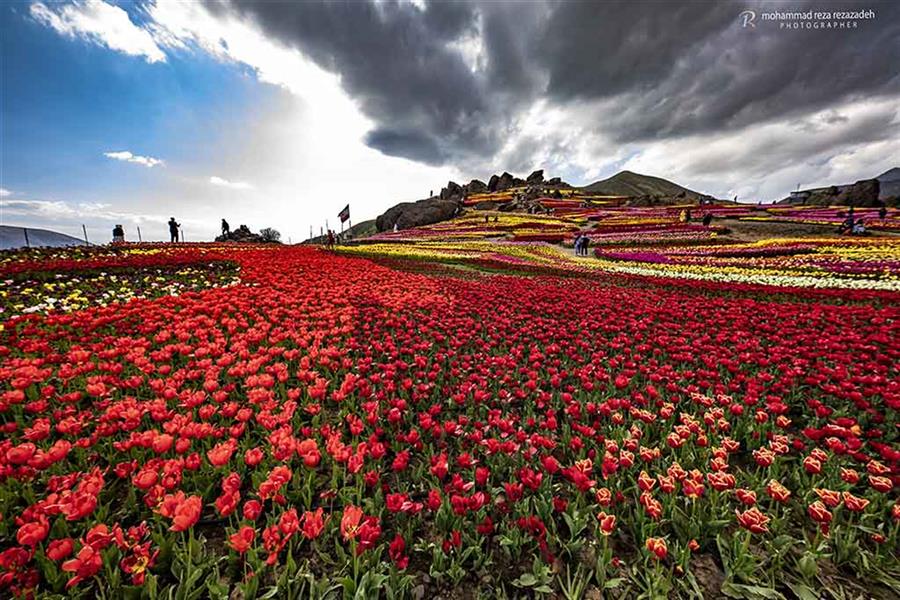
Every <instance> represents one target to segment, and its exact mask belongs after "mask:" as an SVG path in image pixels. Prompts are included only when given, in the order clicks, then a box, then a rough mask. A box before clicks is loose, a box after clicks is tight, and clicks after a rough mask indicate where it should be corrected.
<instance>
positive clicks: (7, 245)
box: [0, 225, 84, 250]
mask: <svg viewBox="0 0 900 600" xmlns="http://www.w3.org/2000/svg"><path fill="white" fill-rule="evenodd" d="M24 230H25V228H24V227H12V226H9V225H0V250H10V249H13V248H23V247H25V232H24ZM28 244H29V245H30V246H31V247H32V248H37V247H39V246H46V247H51V248H60V247H62V246H83V245H84V240H81V239H78V238H76V237H72V236H71V235H66V234H64V233H59V232H58V231H50V230H48V229H32V228H31V227H28Z"/></svg>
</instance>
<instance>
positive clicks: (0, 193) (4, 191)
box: [0, 187, 12, 198]
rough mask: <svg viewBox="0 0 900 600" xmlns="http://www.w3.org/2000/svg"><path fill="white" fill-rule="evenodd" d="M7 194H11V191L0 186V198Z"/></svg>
mask: <svg viewBox="0 0 900 600" xmlns="http://www.w3.org/2000/svg"><path fill="white" fill-rule="evenodd" d="M7 196H12V192H11V191H10V190H8V189H6V188H2V187H0V198H6V197H7Z"/></svg>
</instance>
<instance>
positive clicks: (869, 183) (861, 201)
mask: <svg viewBox="0 0 900 600" xmlns="http://www.w3.org/2000/svg"><path fill="white" fill-rule="evenodd" d="M879 193H880V184H879V182H878V180H877V179H861V180H860V181H857V182H856V183H852V184H849V185H832V186H829V187H824V188H816V189H812V190H802V191H798V192H794V193H792V194H791V195H790V196H789V197H788V198H785V199H784V200H782V201H781V202H780V203H782V204H800V205H810V206H830V205H838V206H860V207H874V206H880V205H881V204H880V201H879V199H878V195H879Z"/></svg>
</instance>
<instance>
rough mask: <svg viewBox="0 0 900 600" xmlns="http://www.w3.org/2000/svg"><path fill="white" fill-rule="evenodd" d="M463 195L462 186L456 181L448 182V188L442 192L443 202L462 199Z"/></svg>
mask: <svg viewBox="0 0 900 600" xmlns="http://www.w3.org/2000/svg"><path fill="white" fill-rule="evenodd" d="M462 195H463V189H462V186H461V185H459V184H458V183H456V182H455V181H448V182H447V187H445V188H443V189H442V190H441V196H440V198H441V200H449V199H451V198H460V197H462Z"/></svg>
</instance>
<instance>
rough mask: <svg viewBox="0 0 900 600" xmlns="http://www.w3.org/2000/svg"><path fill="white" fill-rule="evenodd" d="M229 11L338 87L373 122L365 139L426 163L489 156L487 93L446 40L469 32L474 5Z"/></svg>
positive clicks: (251, 6)
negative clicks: (327, 74) (335, 79)
mask: <svg viewBox="0 0 900 600" xmlns="http://www.w3.org/2000/svg"><path fill="white" fill-rule="evenodd" d="M230 4H231V7H232V8H233V9H235V10H236V11H237V12H239V13H240V14H243V15H246V16H250V17H252V18H253V19H254V20H255V21H256V22H257V23H258V24H259V25H260V26H261V27H262V28H263V30H264V31H266V33H268V34H269V35H273V36H275V37H276V38H278V39H280V40H282V41H283V42H286V43H288V44H290V45H292V46H294V47H297V48H299V49H300V50H301V51H302V52H304V54H306V55H307V56H309V57H310V58H311V59H312V60H314V61H315V62H316V63H318V64H319V65H320V66H322V67H323V68H325V69H327V70H329V71H332V72H335V73H338V74H340V76H341V81H342V85H343V86H344V88H345V89H346V90H347V92H348V93H349V94H350V95H351V96H352V97H353V99H354V100H355V101H357V102H358V103H359V104H360V107H361V108H362V110H363V112H364V113H365V114H366V115H367V116H369V117H370V118H372V119H373V120H374V122H375V129H374V130H373V131H372V132H371V133H370V135H369V136H368V143H369V144H370V145H371V146H373V147H375V148H377V149H379V150H381V151H383V152H385V153H388V154H393V155H398V156H404V157H407V158H412V159H415V160H420V161H424V162H429V163H439V162H443V161H444V160H446V159H449V158H450V157H452V156H454V155H459V154H467V153H473V152H483V151H486V152H491V151H493V150H495V149H496V148H497V144H498V143H499V138H497V137H496V136H494V135H492V133H491V129H490V128H485V127H481V126H480V125H482V124H484V123H485V122H488V121H489V120H490V115H488V112H489V108H490V107H489V105H488V104H487V92H486V90H485V89H483V82H482V81H480V80H479V79H478V78H476V77H475V76H473V74H472V72H471V70H470V69H469V68H468V66H467V65H466V63H465V61H464V60H463V57H462V55H461V54H460V53H459V52H458V51H457V50H454V49H452V48H451V47H450V42H452V41H454V40H456V39H458V38H460V37H461V36H464V35H466V34H467V33H473V32H474V27H475V25H476V12H475V10H474V8H473V7H472V6H470V5H468V4H465V3H437V4H434V5H431V6H429V7H428V8H427V10H425V11H422V10H420V9H418V8H417V7H415V6H413V5H412V4H409V3H395V2H381V3H377V4H373V3H367V2H356V1H354V2H324V1H323V2H316V1H304V2H298V3H289V2H264V3H261V2H256V1H252V0H247V1H244V0H233V1H232V2H231V3H230Z"/></svg>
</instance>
